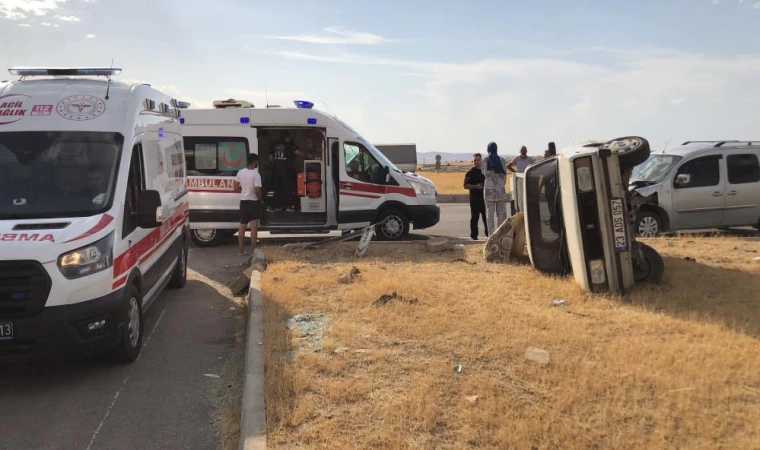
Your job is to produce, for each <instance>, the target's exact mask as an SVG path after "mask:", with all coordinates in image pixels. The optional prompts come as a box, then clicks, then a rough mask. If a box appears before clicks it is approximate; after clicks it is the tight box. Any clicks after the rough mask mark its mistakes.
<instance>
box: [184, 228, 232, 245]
mask: <svg viewBox="0 0 760 450" xmlns="http://www.w3.org/2000/svg"><path fill="white" fill-rule="evenodd" d="M226 238H227V235H226V234H225V233H224V232H223V230H215V229H213V228H211V229H201V230H190V239H192V240H193V244H195V245H197V246H198V247H216V246H217V245H219V244H221V243H222V242H223V241H224V240H225V239H226Z"/></svg>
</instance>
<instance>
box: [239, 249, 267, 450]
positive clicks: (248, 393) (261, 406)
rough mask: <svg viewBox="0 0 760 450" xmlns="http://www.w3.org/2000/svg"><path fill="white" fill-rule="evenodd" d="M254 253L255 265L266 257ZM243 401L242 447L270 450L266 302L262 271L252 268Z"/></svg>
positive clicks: (244, 449) (253, 262)
mask: <svg viewBox="0 0 760 450" xmlns="http://www.w3.org/2000/svg"><path fill="white" fill-rule="evenodd" d="M263 259H264V257H263V253H261V252H256V253H254V256H253V260H252V261H251V265H252V266H254V265H255V264H256V263H257V262H259V261H261V260H263ZM243 377H244V380H243V400H242V414H241V417H240V444H239V448H240V450H266V448H267V417H266V403H265V400H264V303H263V299H262V296H261V272H259V271H257V270H256V269H253V270H251V283H250V286H249V290H248V326H247V333H246V341H245V369H244V372H243Z"/></svg>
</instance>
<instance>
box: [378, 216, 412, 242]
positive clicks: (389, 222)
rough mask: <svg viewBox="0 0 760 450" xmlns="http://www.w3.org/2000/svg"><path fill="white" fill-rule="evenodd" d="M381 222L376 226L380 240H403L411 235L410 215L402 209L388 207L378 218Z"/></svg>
mask: <svg viewBox="0 0 760 450" xmlns="http://www.w3.org/2000/svg"><path fill="white" fill-rule="evenodd" d="M377 222H379V223H380V224H379V225H378V226H377V227H376V228H375V237H377V240H379V241H401V240H403V239H406V237H407V236H408V235H409V217H408V216H407V215H406V214H405V213H404V212H403V211H401V210H398V209H396V208H388V209H385V210H383V212H381V213H380V216H379V217H378V218H377Z"/></svg>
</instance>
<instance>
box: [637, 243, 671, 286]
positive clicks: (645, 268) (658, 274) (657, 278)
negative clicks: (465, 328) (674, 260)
mask: <svg viewBox="0 0 760 450" xmlns="http://www.w3.org/2000/svg"><path fill="white" fill-rule="evenodd" d="M637 245H638V246H639V251H640V252H641V256H642V258H643V260H642V261H638V263H637V261H636V259H642V258H634V261H633V279H634V281H635V282H637V283H648V284H660V283H662V277H663V275H664V274H665V263H664V262H663V260H662V256H660V254H659V253H657V250H655V249H653V248H652V247H650V246H648V245H646V244H642V243H640V242H639V243H638V244H637Z"/></svg>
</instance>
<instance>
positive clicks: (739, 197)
mask: <svg viewBox="0 0 760 450" xmlns="http://www.w3.org/2000/svg"><path fill="white" fill-rule="evenodd" d="M757 154H758V152H757V151H755V152H747V151H736V152H733V153H732V154H727V155H726V172H727V177H726V180H727V181H726V209H725V212H724V213H723V226H727V227H739V226H748V225H752V226H754V225H757V224H758V223H760V163H759V162H758V157H757Z"/></svg>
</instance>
